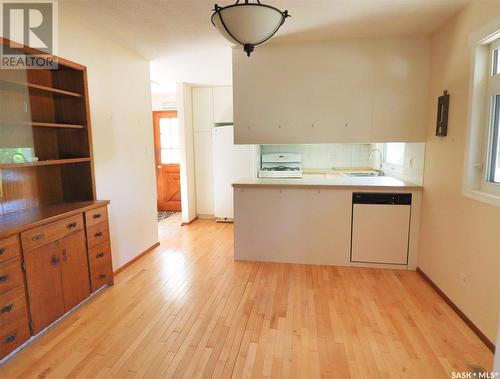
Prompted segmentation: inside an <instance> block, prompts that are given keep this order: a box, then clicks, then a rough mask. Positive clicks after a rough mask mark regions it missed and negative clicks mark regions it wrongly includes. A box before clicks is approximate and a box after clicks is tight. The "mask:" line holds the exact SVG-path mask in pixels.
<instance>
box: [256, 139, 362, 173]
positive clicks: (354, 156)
mask: <svg viewBox="0 0 500 379" xmlns="http://www.w3.org/2000/svg"><path fill="white" fill-rule="evenodd" d="M370 146H371V145H370V144H368V143H365V144H361V143H324V144H323V143H322V144H303V145H261V154H268V153H301V154H302V165H303V168H304V169H332V168H355V167H356V168H358V167H359V168H366V167H369V166H370V164H369V162H368V157H369V155H370Z"/></svg>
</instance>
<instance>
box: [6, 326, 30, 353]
mask: <svg viewBox="0 0 500 379" xmlns="http://www.w3.org/2000/svg"><path fill="white" fill-rule="evenodd" d="M30 336H31V335H30V329H29V327H28V319H26V318H24V319H22V320H21V319H20V320H18V321H17V322H15V323H11V324H9V325H7V326H5V327H3V328H2V329H0V358H3V357H5V356H6V355H7V354H9V353H10V352H11V351H13V350H15V349H16V348H18V347H19V346H21V345H22V344H23V343H24V342H26V341H27V340H28V339H29V338H30Z"/></svg>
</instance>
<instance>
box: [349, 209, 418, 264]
mask: <svg viewBox="0 0 500 379" xmlns="http://www.w3.org/2000/svg"><path fill="white" fill-rule="evenodd" d="M410 210H411V206H410V205H392V204H391V205H387V204H384V205H381V204H354V205H353V210H352V247H351V261H352V262H360V263H385V264H399V265H406V264H407V263H408V238H409V232H410Z"/></svg>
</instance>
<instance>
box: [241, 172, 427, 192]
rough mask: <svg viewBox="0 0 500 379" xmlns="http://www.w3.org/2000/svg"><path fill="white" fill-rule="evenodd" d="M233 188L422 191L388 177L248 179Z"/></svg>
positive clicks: (414, 185)
mask: <svg viewBox="0 0 500 379" xmlns="http://www.w3.org/2000/svg"><path fill="white" fill-rule="evenodd" d="M233 187H235V188H240V187H268V188H269V187H271V188H274V187H287V188H346V187H351V188H365V189H408V190H411V189H414V190H415V189H422V188H423V187H422V186H421V185H418V184H414V183H409V182H404V181H402V180H399V179H396V178H393V177H390V176H376V177H347V176H340V175H339V176H335V177H332V178H301V179H299V178H297V179H274V178H249V179H240V180H237V181H235V182H234V183H233Z"/></svg>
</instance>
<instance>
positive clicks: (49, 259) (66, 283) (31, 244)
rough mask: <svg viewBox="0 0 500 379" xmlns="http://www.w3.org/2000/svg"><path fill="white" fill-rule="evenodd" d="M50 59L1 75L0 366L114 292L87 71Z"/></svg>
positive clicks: (1, 42) (24, 51) (2, 43)
mask: <svg viewBox="0 0 500 379" xmlns="http://www.w3.org/2000/svg"><path fill="white" fill-rule="evenodd" d="M8 43H10V41H8V40H6V39H0V48H2V47H3V46H5V45H6V44H8ZM19 52H20V53H21V54H40V52H38V51H36V50H33V49H31V48H28V47H22V48H19ZM57 60H58V68H57V69H15V70H6V69H2V70H0V359H2V358H3V357H5V356H6V355H8V354H10V353H11V352H12V351H14V350H16V349H17V348H18V347H19V346H21V345H23V344H25V342H26V341H28V340H29V339H30V338H35V337H34V336H36V335H37V333H39V332H40V331H42V330H44V329H45V328H46V327H49V326H51V325H52V324H53V323H54V322H55V321H56V320H57V319H59V318H60V317H62V316H63V315H64V314H65V313H66V312H69V311H71V310H72V309H73V308H74V307H75V306H77V305H78V304H80V303H81V302H82V301H84V300H85V299H87V298H88V297H89V296H90V295H91V294H92V293H93V292H95V291H96V290H98V289H100V288H101V287H102V286H104V285H106V284H108V285H111V284H113V271H112V261H111V246H110V237H109V225H108V212H107V207H108V204H109V201H103V200H101V201H99V200H97V199H96V194H95V180H94V165H93V156H92V132H91V125H90V113H89V100H88V90H87V72H86V68H85V66H82V65H79V64H77V63H73V62H70V61H67V60H65V59H62V58H57Z"/></svg>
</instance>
